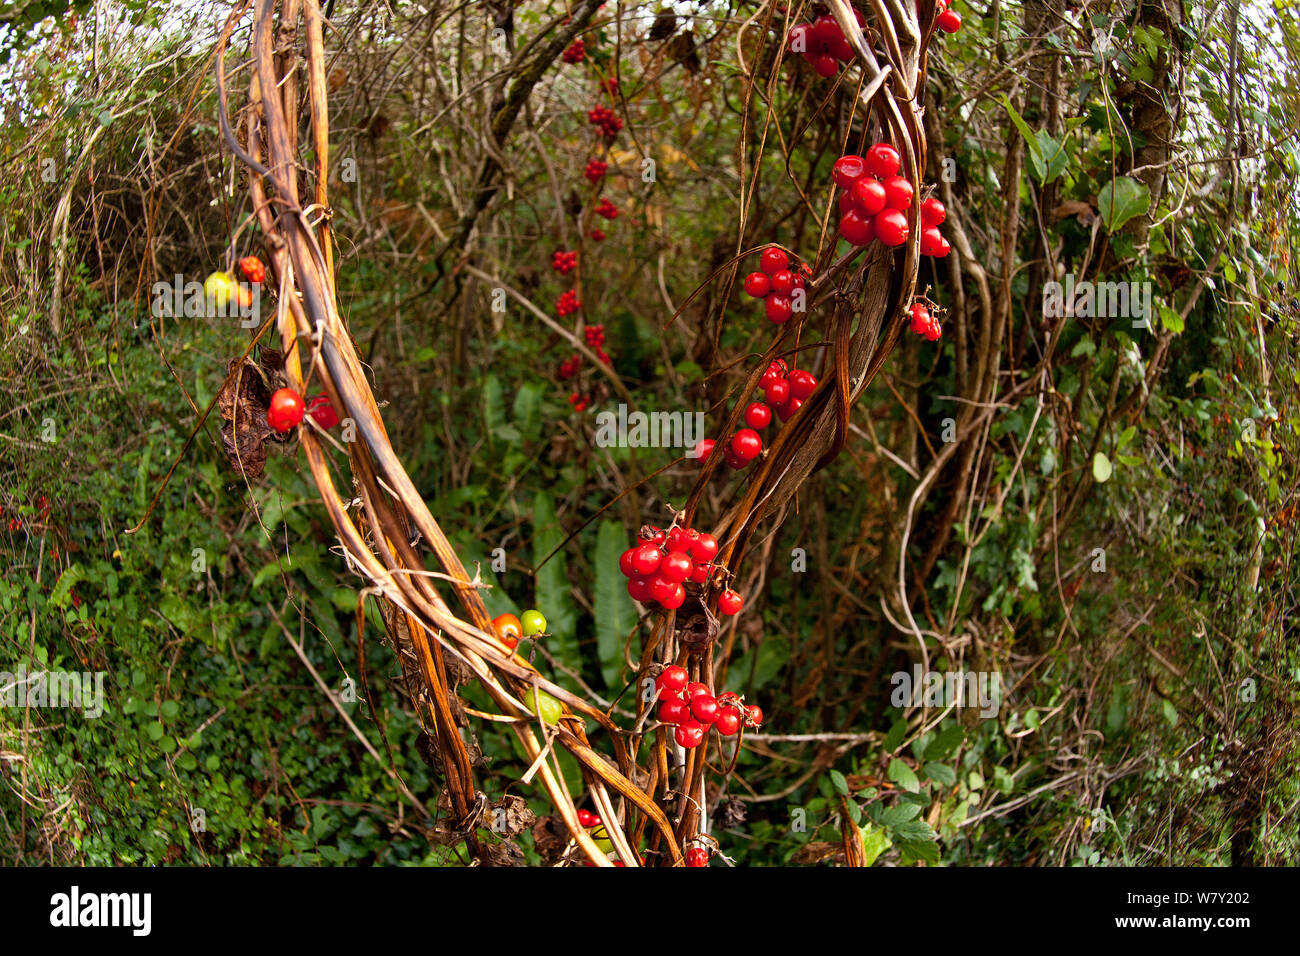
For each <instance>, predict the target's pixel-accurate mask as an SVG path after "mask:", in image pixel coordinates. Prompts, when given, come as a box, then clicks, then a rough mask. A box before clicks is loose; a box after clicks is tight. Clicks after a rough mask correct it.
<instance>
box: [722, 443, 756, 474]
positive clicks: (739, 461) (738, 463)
mask: <svg viewBox="0 0 1300 956" xmlns="http://www.w3.org/2000/svg"><path fill="white" fill-rule="evenodd" d="M722 460H723V461H725V462H726V463H727V464H728V465H730V466H731V467H732V468H734V469H735V470H736V471H740V469H742V468H744V467H745V466H746V465H748V464H749V462H748V461H746V460H745V459H744V458H741V457H740V456H739V455H737V454H736V453H735V451H734V450H732V447H731V446H730V445H728V446H727V447H726V449H725V450H724V451H723V452H722Z"/></svg>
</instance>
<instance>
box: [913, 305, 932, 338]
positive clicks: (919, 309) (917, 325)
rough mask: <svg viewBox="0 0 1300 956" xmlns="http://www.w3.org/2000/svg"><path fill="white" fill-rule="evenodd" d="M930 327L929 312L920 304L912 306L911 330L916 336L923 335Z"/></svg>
mask: <svg viewBox="0 0 1300 956" xmlns="http://www.w3.org/2000/svg"><path fill="white" fill-rule="evenodd" d="M929 327H930V310H929V309H927V308H926V307H925V306H924V305H922V304H921V303H920V302H916V303H913V305H912V321H911V329H912V331H913V332H915V333H916V334H917V335H924V334H925V332H926V329H928V328H929Z"/></svg>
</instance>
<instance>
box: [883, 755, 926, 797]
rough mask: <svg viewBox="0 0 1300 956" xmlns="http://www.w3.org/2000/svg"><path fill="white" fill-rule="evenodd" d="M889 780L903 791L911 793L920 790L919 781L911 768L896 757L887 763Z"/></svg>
mask: <svg viewBox="0 0 1300 956" xmlns="http://www.w3.org/2000/svg"><path fill="white" fill-rule="evenodd" d="M889 779H890V780H892V781H894V783H896V784H898V785H899V786H900V787H902V788H903V789H904V790H911V791H912V792H913V793H915V792H916V791H917V790H920V789H921V781H920V780H918V779H917V777H916V774H915V773H914V772H913V771H912V768H911V767H909V766H908V765H907V764H905V763H903V761H901V760H899V759H898V758H897V757H895V758H894V759H893V760H891V761H890V762H889Z"/></svg>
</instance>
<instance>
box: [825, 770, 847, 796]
mask: <svg viewBox="0 0 1300 956" xmlns="http://www.w3.org/2000/svg"><path fill="white" fill-rule="evenodd" d="M828 776H829V777H830V778H831V786H833V787H834V788H835V792H836V793H838V794H841V795H844V796H847V795H848V792H849V782H848V781H847V780H845V779H844V774H842V773H840V772H839V771H838V770H832V771H831V772H830V773H829V774H828Z"/></svg>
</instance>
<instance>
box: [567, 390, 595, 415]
mask: <svg viewBox="0 0 1300 956" xmlns="http://www.w3.org/2000/svg"><path fill="white" fill-rule="evenodd" d="M569 404H570V405H572V406H573V410H574V411H575V412H585V411H586V410H587V406H588V405H589V404H591V403H590V402H589V401H587V399H586V397H584V396H583V395H582V393H581V392H574V393H572V394H571V395H570V396H569Z"/></svg>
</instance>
